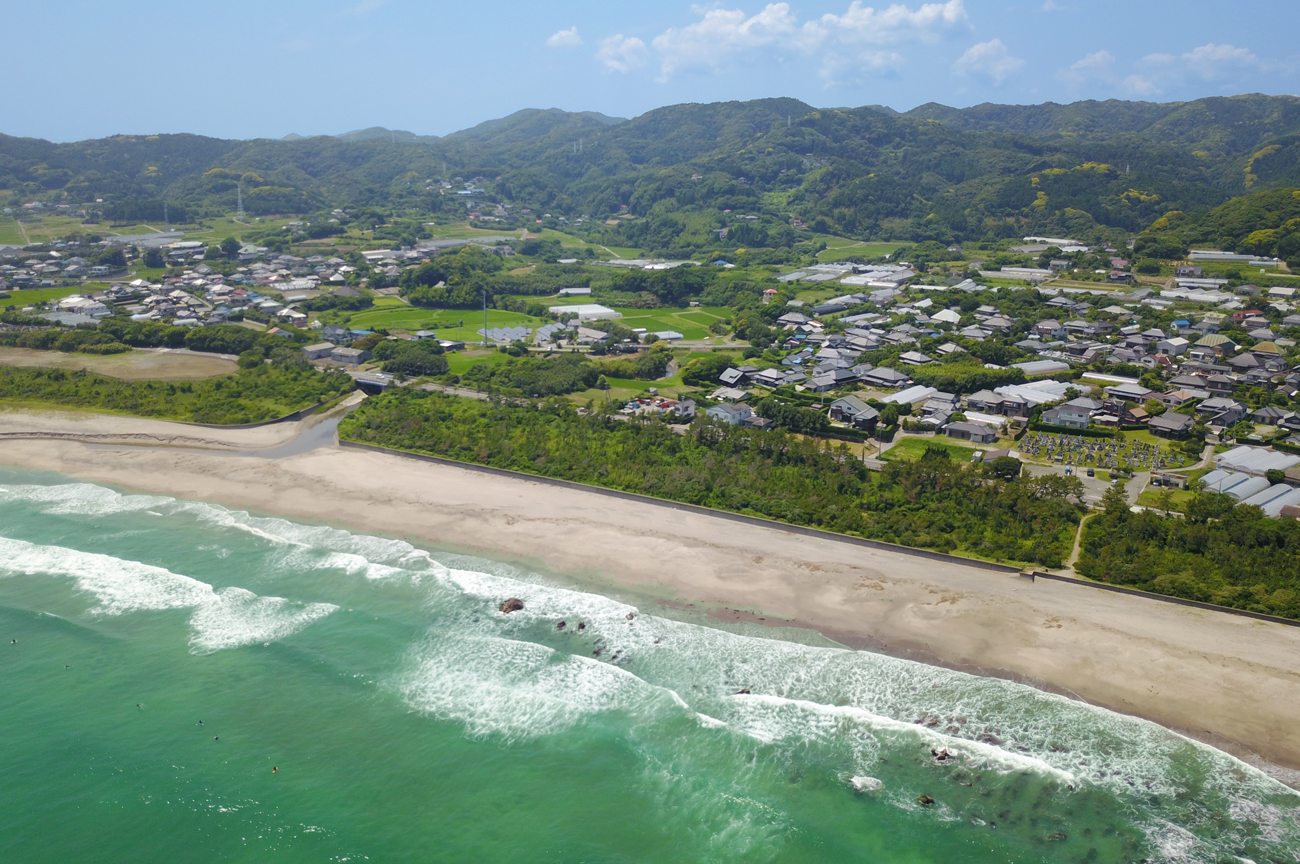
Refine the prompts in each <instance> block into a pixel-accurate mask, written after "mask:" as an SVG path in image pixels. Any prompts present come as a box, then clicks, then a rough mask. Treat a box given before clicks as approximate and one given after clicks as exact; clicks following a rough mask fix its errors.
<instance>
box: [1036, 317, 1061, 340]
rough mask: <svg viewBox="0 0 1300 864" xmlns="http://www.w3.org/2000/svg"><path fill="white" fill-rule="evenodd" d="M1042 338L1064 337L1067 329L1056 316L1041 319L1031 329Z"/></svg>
mask: <svg viewBox="0 0 1300 864" xmlns="http://www.w3.org/2000/svg"><path fill="white" fill-rule="evenodd" d="M1030 332H1031V333H1033V334H1034V335H1035V336H1037V337H1038V338H1040V339H1048V340H1051V339H1064V338H1065V337H1066V335H1067V334H1066V330H1065V328H1064V327H1062V326H1061V322H1060V321H1057V320H1055V319H1054V318H1048V319H1047V320H1046V321H1039V322H1038V323H1037V324H1035V325H1034V326H1033V329H1032V330H1031V331H1030Z"/></svg>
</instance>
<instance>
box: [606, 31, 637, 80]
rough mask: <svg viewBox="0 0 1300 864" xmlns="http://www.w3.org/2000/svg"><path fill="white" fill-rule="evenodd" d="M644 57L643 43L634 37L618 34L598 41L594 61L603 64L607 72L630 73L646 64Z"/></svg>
mask: <svg viewBox="0 0 1300 864" xmlns="http://www.w3.org/2000/svg"><path fill="white" fill-rule="evenodd" d="M646 55H647V51H646V47H645V43H644V42H642V41H641V40H640V39H638V38H636V37H635V36H624V35H623V34H622V33H619V34H617V35H615V36H606V37H605V38H604V39H602V40H600V49H599V50H598V51H597V52H596V59H597V60H599V61H600V62H601V63H603V64H604V66H605V70H606V71H607V72H630V71H632V70H633V69H636V68H637V67H639V66H644V65H645V64H646V60H647V57H646Z"/></svg>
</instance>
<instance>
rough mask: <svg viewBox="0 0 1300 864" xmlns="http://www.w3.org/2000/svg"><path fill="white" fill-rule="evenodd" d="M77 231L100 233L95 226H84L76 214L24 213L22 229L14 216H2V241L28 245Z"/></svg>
mask: <svg viewBox="0 0 1300 864" xmlns="http://www.w3.org/2000/svg"><path fill="white" fill-rule="evenodd" d="M23 231H26V232H27V239H26V240H24V239H23ZM77 232H81V233H83V234H84V233H89V232H95V233H98V230H97V229H96V228H94V227H82V224H81V220H80V219H78V218H77V217H76V216H51V215H42V216H36V215H34V214H24V218H23V224H22V229H21V230H20V229H19V226H18V222H17V221H15V220H14V218H13V217H12V216H0V243H8V244H13V245H18V246H21V245H26V244H27V243H43V242H44V241H46V240H53V239H55V238H57V237H62V236H64V235H66V234H75V233H77Z"/></svg>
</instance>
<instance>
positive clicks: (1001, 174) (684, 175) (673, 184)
mask: <svg viewBox="0 0 1300 864" xmlns="http://www.w3.org/2000/svg"><path fill="white" fill-rule="evenodd" d="M381 131H384V132H386V131H387V130H381ZM577 145H581V146H577ZM1297 165H1300V99H1297V98H1295V97H1290V96H1277V97H1271V96H1262V95H1247V96H1238V97H1232V98H1211V99H1201V100H1196V101H1194V102H1188V103H1170V104H1155V103H1124V102H1113V101H1112V102H1078V103H1073V104H1070V105H1051V104H1048V105H1039V106H1005V105H1003V106H997V105H980V106H975V107H973V108H967V109H961V110H957V109H951V108H945V107H943V106H936V105H929V106H921V107H920V108H917V109H915V110H914V111H910V112H907V113H905V114H898V113H896V112H891V111H887V110H882V109H880V108H877V107H863V108H856V109H825V110H819V109H815V108H813V107H812V106H810V105H807V104H805V103H802V102H799V101H798V100H793V99H759V100H754V101H750V102H727V103H713V104H703V105H701V104H690V105H674V106H668V107H665V108H660V109H657V110H654V111H650V112H648V113H646V114H644V115H642V116H640V117H636V118H634V119H632V120H628V121H626V122H616V121H614V120H613V119H612V118H607V117H603V116H600V115H594V114H590V113H588V114H570V113H566V112H562V111H525V112H519V113H518V114H516V115H512V116H511V117H508V118H503V119H502V120H498V121H490V122H488V123H485V124H481V125H480V126H478V127H475V128H474V129H471V130H465V131H464V132H460V133H456V134H454V135H450V136H447V137H445V138H441V139H437V138H433V137H432V136H425V137H421V136H413V135H403V136H401V138H397V136H394V135H390V134H383V135H380V134H375V135H367V134H362V133H358V134H354V135H352V136H340V137H331V136H317V137H312V138H303V139H297V140H280V141H271V140H265V139H258V140H252V141H226V140H219V139H214V138H205V137H203V136H197V135H148V136H143V135H118V136H113V137H110V138H104V139H98V140H94V141H81V142H75V143H68V144H52V143H50V142H47V141H41V140H36V139H26V138H14V137H8V136H0V190H7V191H8V193H9V196H8V197H9V198H10V199H11V200H14V201H18V200H20V199H21V200H32V199H36V200H46V201H50V202H62V203H69V204H74V205H78V206H81V205H88V206H89V209H90V211H91V214H90V215H91V217H92V219H94V220H98V224H113V223H117V224H122V225H133V226H134V225H141V224H144V225H150V224H155V225H156V223H158V222H160V221H161V220H162V218H163V215H164V205H166V207H167V208H168V209H169V214H170V217H171V221H172V223H173V224H178V223H182V222H184V223H191V222H197V221H198V220H203V219H211V220H213V221H214V222H215V221H216V220H218V219H219V218H221V217H225V216H227V215H228V214H229V213H231V212H233V211H234V208H235V199H236V195H237V193H238V192H239V191H240V190H242V194H243V202H244V206H245V208H246V210H248V212H249V213H250V214H251V215H253V216H257V217H268V216H271V215H274V214H286V213H292V214H317V215H315V216H314V217H313V218H311V219H309V220H307V224H304V225H303V226H301V227H300V228H298V229H296V230H298V231H300V232H301V233H302V234H303V235H304V236H305V237H308V238H311V237H315V238H326V237H331V236H343V235H348V236H351V237H354V238H362V237H373V239H374V240H376V241H381V242H383V241H387V242H393V241H398V240H404V239H414V238H415V237H417V236H420V235H421V234H425V235H427V234H428V233H429V229H428V228H427V227H426V226H424V222H425V221H428V220H429V219H431V218H432V219H435V220H437V221H457V220H462V219H464V217H465V212H466V208H465V207H464V201H465V200H466V199H465V197H464V196H460V195H457V194H455V192H456V190H457V188H458V182H457V181H460V182H464V183H468V182H471V178H472V180H473V182H475V183H478V184H479V185H481V186H482V187H483V189H484V191H483V193H482V194H476V195H475V196H473V198H472V199H471V200H479V201H482V202H505V203H509V204H510V205H511V206H512V208H513V209H512V210H511V211H510V212H509V213H507V215H506V216H505V217H503V218H502V221H501V226H502V228H503V230H507V231H509V230H517V229H518V227H520V226H524V227H529V228H542V229H555V228H558V227H562V224H568V225H569V227H568V228H566V229H565V230H569V231H571V232H573V233H576V234H578V235H580V236H581V238H582V239H583V240H585V241H588V242H589V243H591V244H594V247H593V248H599V247H600V246H608V247H611V248H613V247H618V248H626V247H632V248H640V249H645V250H647V251H650V252H655V253H677V254H681V253H685V252H688V251H690V252H699V251H708V250H715V251H719V252H722V253H725V254H728V255H731V256H733V257H736V256H741V255H744V254H746V253H748V254H749V255H750V256H751V257H752V260H759V261H761V260H762V259H763V255H764V254H765V253H763V251H762V250H780V249H785V250H790V249H794V248H798V247H800V246H801V245H807V246H809V247H810V249H811V251H814V252H815V251H817V244H818V241H817V239H816V238H817V237H818V236H819V235H833V236H836V237H843V238H849V239H852V240H858V241H867V240H894V241H898V240H911V241H920V240H927V239H929V240H937V241H940V242H944V243H947V242H951V241H954V240H962V241H971V240H998V239H1002V238H1012V237H1019V236H1022V235H1025V234H1045V235H1052V236H1064V235H1067V234H1068V235H1075V236H1079V237H1080V238H1081V239H1085V240H1088V239H1096V238H1100V237H1109V238H1112V239H1116V240H1118V239H1121V238H1122V237H1123V236H1124V235H1126V234H1128V233H1131V232H1137V231H1141V230H1142V229H1144V228H1146V227H1147V226H1149V225H1151V224H1152V223H1153V222H1155V221H1156V220H1158V219H1160V218H1162V217H1164V216H1165V215H1166V214H1168V213H1170V212H1173V211H1178V212H1182V213H1199V212H1203V211H1205V210H1208V209H1210V208H1212V207H1214V206H1217V205H1219V204H1221V203H1223V202H1224V201H1226V200H1228V199H1229V198H1231V197H1232V196H1234V195H1241V194H1245V193H1249V192H1254V191H1259V190H1262V189H1272V188H1281V187H1291V186H1300V168H1297ZM444 166H445V170H444ZM444 182H447V183H449V184H450V185H451V188H450V189H448V188H444V187H443V185H442V184H443V183H444ZM97 198H103V199H104V200H105V202H106V203H104V204H103V205H95V204H88V202H94V201H95V200H96V199H97ZM330 208H343V209H344V210H345V211H346V212H343V213H341V214H333V215H331V213H330ZM525 208H527V209H529V210H531V213H530V214H527V215H525V214H524V212H523V211H524V209H525ZM726 211H731V212H730V213H728V212H726ZM561 216H563V217H566V218H567V219H568V220H569V222H568V223H560V222H559V221H558V220H559V218H560V217H561ZM583 216H586V217H588V218H587V219H586V220H585V221H584V222H583V223H582V224H581V225H578V224H577V221H576V220H578V219H579V218H580V217H583ZM611 216H615V217H621V216H630V217H633V218H626V219H624V218H618V219H615V220H614V221H615V222H616V224H614V225H607V224H605V220H607V219H609V218H610V217H611ZM743 216H754V217H756V218H754V219H744V218H742V217H743ZM795 217H797V218H800V219H802V220H803V222H804V223H805V224H806V225H807V226H808V228H810V229H811V232H809V231H798V230H795V227H794V225H793V221H792V220H793V219H794V218H795ZM49 218H67V217H49ZM493 218H497V217H493ZM534 218H542V219H543V224H542V225H536V224H535V223H534ZM422 220H423V221H422ZM282 224H283V223H282V222H281V223H277V224H276V225H274V226H270V225H268V226H262V227H265V228H267V229H268V230H269V232H270V233H274V232H275V231H278V230H279V226H280V225H282ZM212 230H215V229H212ZM222 233H224V231H223V232H222ZM724 233H725V236H724ZM864 251H865V250H864ZM863 257H867V256H863ZM426 287H431V286H426Z"/></svg>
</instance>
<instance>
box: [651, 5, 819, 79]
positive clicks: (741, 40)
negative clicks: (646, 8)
mask: <svg viewBox="0 0 1300 864" xmlns="http://www.w3.org/2000/svg"><path fill="white" fill-rule="evenodd" d="M695 11H696V12H703V16H704V17H703V18H701V19H700V20H699V21H697V22H695V23H694V24H691V25H688V26H686V27H682V28H677V27H670V28H669V29H668V30H665V31H664V32H663V33H662V34H660V35H659V36H656V37H655V39H654V42H652V43H651V44H653V45H654V48H655V51H657V52H658V53H659V55H660V57H661V58H662V60H661V65H660V71H661V72H662V74H663V77H664V78H667V77H668V76H669V75H671V74H672V73H673V72H675V71H677V70H678V69H682V68H687V67H691V66H717V65H719V64H721V63H722V62H723V61H725V60H727V59H728V58H729V57H730V56H731V55H733V54H735V53H736V52H738V51H744V50H746V49H752V48H762V47H766V46H769V45H772V44H774V43H776V42H778V41H782V40H785V39H788V37H790V36H791V35H793V34H794V33H795V30H796V22H795V18H794V15H792V14H791V12H790V5H789V4H788V3H769V4H768V5H767V7H766V8H764V9H763V11H762V12H759V13H758V14H757V15H754V16H752V17H746V16H745V13H744V12H742V11H740V10H739V9H708V10H701V9H699V8H698V7H697V8H696V10H695Z"/></svg>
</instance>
